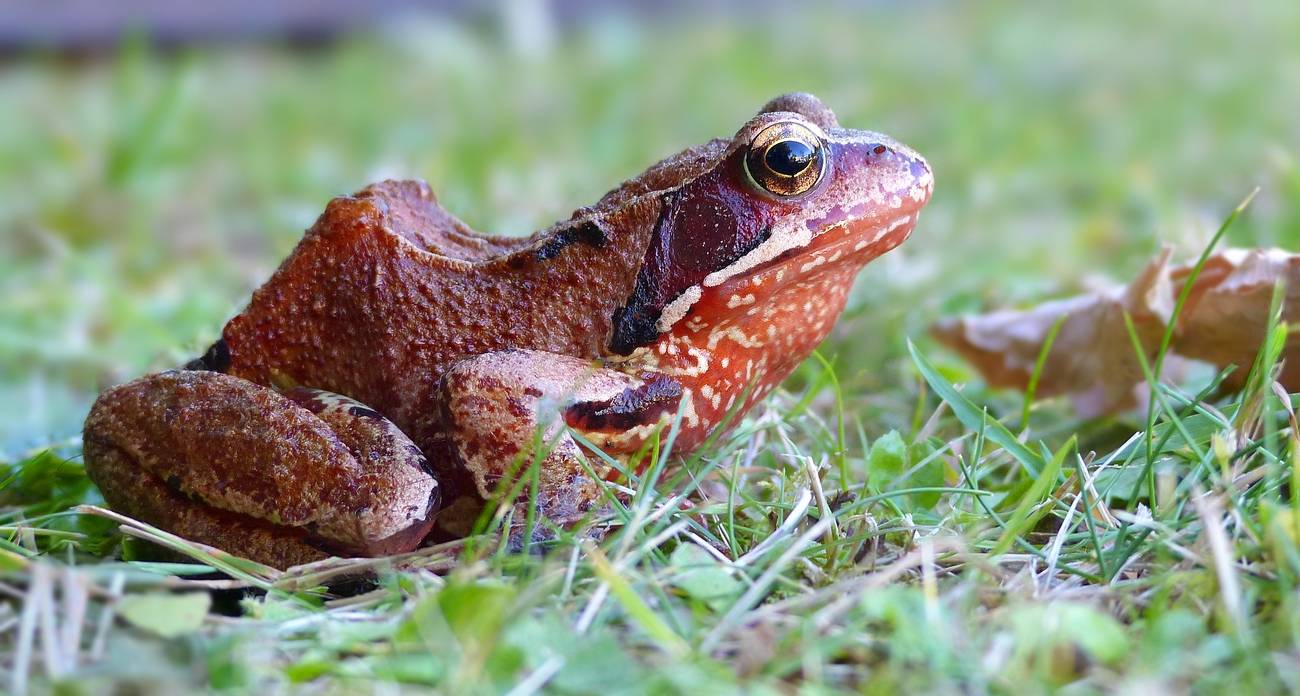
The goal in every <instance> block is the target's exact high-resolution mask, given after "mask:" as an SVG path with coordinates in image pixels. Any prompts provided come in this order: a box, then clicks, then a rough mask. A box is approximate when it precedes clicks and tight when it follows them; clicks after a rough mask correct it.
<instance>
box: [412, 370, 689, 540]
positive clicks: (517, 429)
mask: <svg viewBox="0 0 1300 696" xmlns="http://www.w3.org/2000/svg"><path fill="white" fill-rule="evenodd" d="M683 396H684V393H683V390H682V387H681V385H680V384H679V383H678V382H677V381H676V380H673V379H671V378H669V377H666V376H664V375H662V374H659V373H656V372H651V371H628V372H625V371H620V370H615V369H610V368H608V367H604V366H602V364H601V362H600V361H592V360H582V359H579V358H573V357H569V356H565V355H558V354H555V353H548V352H544V351H534V350H510V351H500V352H496V353H487V354H483V355H479V356H475V357H473V358H469V359H467V360H464V361H461V362H460V363H457V364H456V365H455V366H454V367H453V368H452V369H451V370H449V371H448V372H447V373H446V374H445V375H443V377H442V381H441V385H440V388H439V399H438V407H437V409H436V411H434V412H433V413H431V418H433V419H435V420H436V423H435V426H436V427H435V428H434V430H435V432H436V434H435V435H434V436H433V441H432V443H431V444H430V445H429V446H428V447H427V449H428V451H429V455H430V458H431V459H432V460H433V462H434V466H435V468H436V469H437V473H438V475H439V478H440V479H441V480H442V481H443V482H444V484H446V485H447V486H448V488H449V491H453V492H449V495H448V497H449V498H454V499H455V500H454V502H453V503H452V505H451V506H450V508H448V509H446V510H444V512H443V514H442V516H441V517H440V518H439V527H440V528H442V529H443V530H445V531H447V532H449V533H453V534H460V535H464V534H468V533H469V532H470V531H471V529H472V527H473V524H474V522H475V520H476V519H477V517H478V514H479V513H480V512H481V510H482V507H483V505H484V503H485V502H486V501H489V500H493V499H494V498H496V499H498V500H499V499H500V497H501V496H503V495H506V494H508V493H509V491H511V490H512V489H515V490H517V491H518V494H517V495H516V497H515V499H514V500H513V501H506V502H513V503H514V505H515V512H514V518H513V530H514V534H517V533H519V532H520V531H522V528H523V524H524V521H525V519H526V518H525V515H526V511H527V507H526V506H527V504H528V501H529V498H530V495H531V484H530V483H529V482H528V477H529V473H528V472H529V470H530V466H531V464H532V462H533V456H534V453H535V452H536V451H537V450H536V446H537V445H539V444H540V446H541V447H542V448H543V449H542V450H540V451H541V452H543V453H545V458H544V459H542V460H541V462H540V464H539V467H538V470H537V475H538V480H537V497H536V511H537V514H538V515H541V516H544V517H545V518H546V519H547V520H549V521H550V522H551V523H553V524H555V525H558V526H561V527H564V526H569V525H572V524H574V523H576V522H578V521H580V520H581V519H582V518H583V517H585V516H587V515H588V513H589V512H590V511H591V510H592V509H593V508H595V507H599V506H600V505H601V504H602V502H603V500H602V495H603V494H602V490H601V485H600V484H599V483H598V482H597V481H596V480H595V478H593V474H594V476H595V477H597V478H608V476H609V474H610V467H609V466H607V465H606V464H604V463H603V462H602V460H601V459H600V458H599V457H596V456H594V455H591V456H589V455H588V454H587V453H585V452H584V448H583V446H581V445H579V444H578V442H577V440H575V439H574V438H573V437H572V436H571V435H570V434H569V431H572V432H577V433H578V434H580V435H582V437H584V438H585V439H586V440H587V441H588V442H590V443H592V444H594V445H596V446H597V447H600V448H601V449H602V450H603V451H605V452H606V453H608V454H611V455H614V456H615V457H618V456H619V455H626V454H628V453H631V452H634V451H636V449H638V448H639V447H640V446H641V445H642V444H643V443H644V442H645V441H646V439H647V438H649V437H650V436H651V435H653V434H654V432H655V431H656V430H658V429H659V428H661V427H663V426H664V425H667V424H668V423H671V422H672V420H673V417H674V416H675V415H676V413H677V410H678V408H679V405H680V404H681V400H682V397H683ZM565 426H567V427H568V430H565ZM521 479H523V481H524V482H523V483H522V484H520V485H517V484H519V482H520V480H521ZM545 526H546V525H544V524H538V525H537V527H536V528H535V529H536V532H535V538H536V539H538V540H541V539H545V538H548V537H549V536H550V534H549V533H548V532H547V531H546V530H545V529H544V527H545ZM514 534H512V536H514ZM516 541H517V540H516Z"/></svg>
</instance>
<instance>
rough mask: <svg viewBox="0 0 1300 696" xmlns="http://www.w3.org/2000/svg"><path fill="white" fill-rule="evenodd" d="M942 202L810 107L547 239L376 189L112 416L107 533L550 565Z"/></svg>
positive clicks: (897, 146) (89, 455) (408, 185)
mask: <svg viewBox="0 0 1300 696" xmlns="http://www.w3.org/2000/svg"><path fill="white" fill-rule="evenodd" d="M933 185H934V177H933V173H932V170H931V168H930V165H929V164H928V163H927V162H926V160H925V159H924V158H922V157H921V156H920V155H918V154H917V153H916V152H915V151H913V150H912V149H910V148H908V147H907V146H905V145H903V144H901V143H899V142H896V141H895V140H893V139H891V138H889V137H888V136H885V135H882V134H879V133H874V132H871V131H864V130H854V129H849V128H843V127H841V126H840V125H839V123H838V120H837V118H836V116H835V114H834V112H833V111H831V109H830V108H829V107H827V106H826V105H825V104H824V103H822V102H821V101H820V100H819V99H817V98H816V97H814V96H812V95H809V94H806V93H792V94H785V95H782V96H779V97H777V98H776V99H773V100H772V101H770V102H769V103H768V104H766V105H765V106H763V108H762V109H760V110H759V112H758V114H757V115H755V116H754V117H753V118H751V119H750V120H748V121H747V122H745V123H744V125H743V126H741V127H740V129H739V130H738V131H737V132H736V133H735V135H734V136H732V137H730V138H715V139H713V140H711V141H709V142H707V143H704V144H702V145H699V146H695V147H691V148H689V149H687V150H685V151H683V152H681V153H679V154H677V155H674V156H671V157H668V158H666V159H664V160H662V161H660V162H659V163H657V164H655V165H653V166H651V167H650V168H649V169H648V170H646V171H645V172H644V173H643V174H641V175H640V176H637V177H635V178H632V179H628V180H627V181H624V182H623V183H622V184H621V185H620V186H618V187H617V188H615V189H613V190H612V191H610V192H609V193H607V194H606V195H605V196H603V197H602V198H601V199H600V200H599V201H597V202H596V203H595V204H594V205H591V206H587V207H582V208H578V209H577V210H576V211H574V213H573V214H572V215H571V216H570V217H569V218H568V219H566V220H562V221H560V222H558V223H556V224H555V225H553V226H552V227H550V228H548V229H545V230H542V231H539V232H536V233H534V234H532V235H530V236H524V237H510V236H495V235H487V234H481V233H479V232H476V231H474V230H472V229H470V228H469V227H468V226H467V225H466V224H465V223H463V222H462V221H460V220H459V219H458V218H456V217H455V216H453V215H452V214H451V213H449V212H448V211H446V210H445V209H444V208H443V207H442V206H441V205H439V204H438V202H437V199H436V197H435V196H434V195H433V193H432V192H431V190H430V187H429V186H428V185H427V184H426V183H424V182H422V181H385V182H381V183H378V184H374V185H371V186H369V187H367V188H365V189H364V190H362V191H360V192H358V193H356V194H354V195H352V196H341V197H338V198H335V199H334V200H332V201H330V202H329V204H328V205H327V206H326V208H325V211H324V213H323V214H322V215H321V216H320V218H319V219H318V220H317V221H316V223H315V224H314V225H313V226H312V227H311V228H310V229H309V230H307V232H306V233H305V234H304V236H303V237H302V239H301V241H300V242H299V243H298V245H297V246H296V248H295V249H294V250H293V251H292V252H291V253H290V255H289V256H288V257H287V258H286V259H285V260H284V261H283V263H282V264H281V265H280V266H279V267H278V269H277V270H276V271H274V273H273V274H272V275H271V276H270V278H269V279H268V280H267V281H266V283H265V284H263V285H262V286H261V287H260V288H258V289H257V290H255V291H254V292H253V294H252V297H251V299H250V300H249V302H248V304H247V305H246V307H245V308H244V309H243V311H242V312H240V313H239V314H238V315H236V316H235V317H234V318H233V319H231V320H230V321H229V322H228V323H227V324H226V325H225V327H224V328H223V330H222V332H221V337H220V339H219V340H218V341H216V342H215V343H214V344H213V345H212V347H211V348H210V349H208V351H207V352H206V353H205V354H204V355H203V356H202V357H200V358H197V359H195V360H193V361H191V362H190V363H188V364H186V365H184V366H182V367H180V368H178V369H175V370H168V371H165V372H159V373H154V374H149V375H145V376H143V377H140V378H137V379H135V380H132V381H130V382H127V383H125V384H122V385H118V386H115V387H112V388H110V389H107V390H105V391H104V392H103V393H102V394H101V395H100V396H99V397H98V399H97V400H96V401H95V403H94V405H93V406H92V408H91V410H90V413H89V415H88V416H87V419H86V422H85V426H84V432H83V452H84V462H85V467H86V471H87V473H88V475H89V476H90V478H91V479H92V480H93V481H94V483H95V484H96V485H97V486H98V487H99V489H100V490H101V492H102V493H103V496H104V499H105V501H106V502H107V504H108V505H109V506H111V507H112V508H114V509H116V510H118V511H120V512H122V513H124V514H126V515H129V516H131V517H134V518H136V519H138V520H140V521H142V522H145V523H147V524H149V525H153V526H155V527H158V528H160V529H162V530H165V531H167V532H169V533H172V534H176V535H179V536H181V537H183V538H185V539H189V540H191V541H194V542H198V543H202V544H206V545H209V546H213V547H216V548H219V549H223V550H225V551H228V552H232V553H236V554H238V555H241V556H244V557H246V558H249V559H252V560H255V561H258V562H261V563H264V564H266V565H269V566H273V567H277V568H285V567H289V566H293V565H300V564H304V563H311V562H314V561H318V560H322V559H325V558H328V557H330V556H364V557H377V556H391V555H396V554H402V553H406V552H410V551H413V550H415V549H417V548H419V547H420V545H421V544H422V543H426V540H427V539H431V538H435V537H437V536H438V535H442V536H443V537H456V536H461V535H465V534H469V533H471V532H472V531H474V529H476V528H479V527H476V526H475V524H474V522H475V521H476V520H480V519H482V518H483V517H484V515H485V511H486V514H487V515H488V516H492V515H495V518H494V519H496V520H498V521H499V522H500V524H502V525H504V526H505V528H508V529H509V530H511V531H510V532H509V534H510V535H511V537H510V538H512V539H518V538H521V537H524V535H527V534H534V535H536V537H535V539H536V540H538V541H539V542H540V541H544V540H547V539H554V538H555V537H556V534H558V533H560V532H562V531H563V530H569V529H574V528H576V527H577V526H578V525H581V524H582V523H584V521H586V522H590V521H591V520H593V519H594V518H597V517H599V515H600V514H601V511H602V510H604V511H608V509H609V506H610V505H611V504H612V500H611V499H614V500H616V499H617V496H618V495H619V493H618V491H619V490H626V487H627V486H628V485H630V482H629V480H628V478H627V476H628V475H629V473H630V472H633V471H637V470H638V469H636V466H638V465H639V466H642V467H644V461H645V459H646V458H645V457H644V456H642V455H643V453H644V451H645V450H646V448H647V444H648V443H650V444H651V445H653V442H652V440H653V441H654V442H661V440H660V438H663V437H664V436H665V434H666V433H671V439H672V452H674V453H675V454H676V455H678V456H685V455H689V454H691V453H693V452H695V451H696V450H698V449H699V448H701V447H702V446H703V445H704V444H705V443H706V442H707V441H709V440H710V438H712V437H715V436H717V435H720V434H721V433H722V432H723V431H725V430H726V429H727V428H729V427H731V426H733V425H734V424H736V423H738V422H739V420H740V419H741V418H742V417H743V416H744V414H745V413H746V412H747V411H748V410H749V409H751V408H752V407H754V405H755V404H757V403H759V402H760V401H761V400H762V399H764V398H765V397H766V395H767V394H768V393H769V392H770V391H771V390H772V389H773V388H774V387H776V386H777V385H779V384H780V383H781V382H782V381H783V380H784V379H785V378H786V377H788V376H789V375H790V374H791V372H792V371H793V370H794V369H795V368H796V367H797V366H798V365H799V364H800V363H801V362H802V361H804V360H805V359H806V358H807V357H808V356H809V355H810V354H811V352H812V351H813V350H814V349H815V348H816V347H817V346H818V345H819V344H820V343H821V342H822V341H823V340H825V339H826V338H827V336H828V335H829V333H830V331H831V328H832V326H833V325H834V324H835V322H836V321H837V319H838V317H839V315H840V314H841V312H842V311H843V310H844V307H845V304H846V301H847V298H848V295H849V290H850V288H851V286H852V285H853V282H854V279H855V278H856V276H857V275H858V272H859V271H860V270H861V269H862V268H863V267H864V266H865V265H866V264H867V263H868V262H870V261H871V260H873V259H875V258H877V257H878V256H880V255H881V254H884V253H885V252H887V251H889V250H891V249H893V248H895V247H897V246H898V245H899V244H901V243H902V242H903V241H904V240H905V239H907V238H908V236H909V235H910V234H911V232H912V230H913V228H914V227H915V225H916V221H917V216H918V214H919V211H920V210H921V208H922V207H924V206H925V204H926V203H927V202H928V201H929V199H930V196H931V193H932V191H933ZM638 463H639V464H638ZM629 467H630V469H629ZM615 482H621V486H622V488H620V486H616V485H611V484H612V483H615ZM525 519H527V520H528V521H529V522H530V525H529V526H528V527H527V528H524V527H522V526H521V525H523V522H524V521H525ZM503 534H506V532H503ZM533 539H534V537H525V540H526V541H531V540H533Z"/></svg>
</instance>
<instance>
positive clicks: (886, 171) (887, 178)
mask: <svg viewBox="0 0 1300 696" xmlns="http://www.w3.org/2000/svg"><path fill="white" fill-rule="evenodd" d="M867 135H868V136H869V137H867V138H861V139H859V140H858V141H857V142H855V143H853V144H852V146H851V148H852V152H850V153H845V154H847V155H849V158H848V159H849V161H853V162H856V163H857V164H858V165H859V166H862V167H863V168H864V170H865V172H864V173H865V174H866V180H868V181H870V182H872V183H871V184H870V185H869V187H870V189H871V190H872V193H871V194H869V199H870V200H873V201H875V202H876V204H877V205H880V206H882V207H886V208H890V209H894V210H898V209H903V210H906V211H915V210H919V209H920V208H921V207H922V206H924V205H925V204H926V203H927V202H928V201H929V200H930V193H931V192H932V191H933V190H934V173H933V171H932V170H931V169H930V163H929V162H927V161H925V158H924V157H922V156H920V155H919V154H917V153H916V151H915V150H913V149H912V148H910V147H908V146H906V145H903V144H902V143H899V142H897V141H895V140H893V139H891V138H889V137H887V136H884V135H880V134H878V133H869V134H867Z"/></svg>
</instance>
